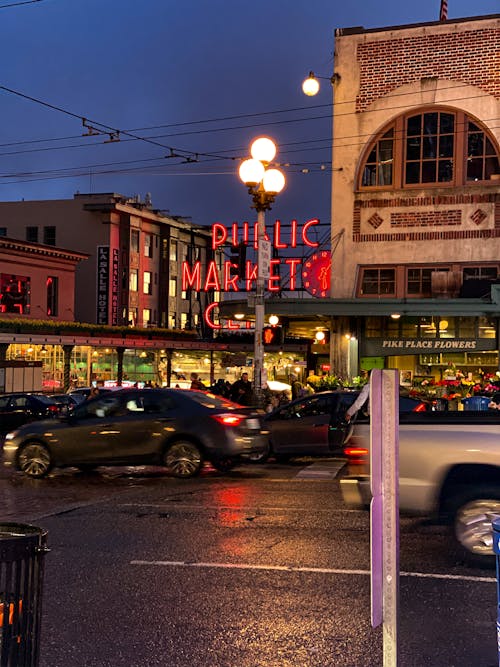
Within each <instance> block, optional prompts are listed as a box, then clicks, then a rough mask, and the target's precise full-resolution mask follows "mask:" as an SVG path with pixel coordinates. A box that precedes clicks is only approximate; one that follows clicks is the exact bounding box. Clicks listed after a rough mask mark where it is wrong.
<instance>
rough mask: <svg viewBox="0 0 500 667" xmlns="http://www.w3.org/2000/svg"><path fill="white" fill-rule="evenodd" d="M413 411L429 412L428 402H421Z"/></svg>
mask: <svg viewBox="0 0 500 667" xmlns="http://www.w3.org/2000/svg"><path fill="white" fill-rule="evenodd" d="M413 412H427V406H426V404H425V403H419V404H418V405H417V406H416V407H415V408H413Z"/></svg>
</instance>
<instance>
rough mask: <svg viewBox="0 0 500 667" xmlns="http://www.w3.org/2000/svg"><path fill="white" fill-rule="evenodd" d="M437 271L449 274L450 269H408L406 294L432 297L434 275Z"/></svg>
mask: <svg viewBox="0 0 500 667" xmlns="http://www.w3.org/2000/svg"><path fill="white" fill-rule="evenodd" d="M437 271H444V272H447V271H448V269H436V268H434V267H432V268H414V267H411V268H408V269H407V274H406V293H407V295H408V296H410V295H411V296H431V295H432V274H433V273H435V272H437Z"/></svg>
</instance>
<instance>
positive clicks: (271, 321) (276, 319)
mask: <svg viewBox="0 0 500 667" xmlns="http://www.w3.org/2000/svg"><path fill="white" fill-rule="evenodd" d="M279 321H280V318H279V317H278V316H277V315H269V324H270V325H271V326H272V327H275V326H276V325H277V324H278V322H279Z"/></svg>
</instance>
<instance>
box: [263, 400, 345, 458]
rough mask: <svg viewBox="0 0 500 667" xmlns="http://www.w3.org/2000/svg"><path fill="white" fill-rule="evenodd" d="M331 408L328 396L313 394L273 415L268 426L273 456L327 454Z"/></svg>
mask: <svg viewBox="0 0 500 667" xmlns="http://www.w3.org/2000/svg"><path fill="white" fill-rule="evenodd" d="M331 405H332V395H331V394H324V395H322V394H316V395H314V396H308V397H306V398H303V399H301V400H300V401H294V402H293V403H291V404H290V405H287V406H285V407H284V408H282V409H281V410H278V411H277V413H275V414H274V415H272V416H271V418H270V420H269V424H270V430H271V441H272V446H273V449H274V451H275V453H277V454H279V453H282V454H289V455H290V456H293V455H297V456H299V455H307V454H329V427H330V417H331V409H332V408H331Z"/></svg>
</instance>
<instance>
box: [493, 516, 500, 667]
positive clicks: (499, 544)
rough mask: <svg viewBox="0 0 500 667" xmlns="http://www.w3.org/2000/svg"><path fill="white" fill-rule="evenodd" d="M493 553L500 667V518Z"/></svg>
mask: <svg viewBox="0 0 500 667" xmlns="http://www.w3.org/2000/svg"><path fill="white" fill-rule="evenodd" d="M491 525H492V527H493V551H494V552H495V558H496V561H497V646H498V664H499V665H500V517H497V518H496V519H493V521H492V522H491Z"/></svg>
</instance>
